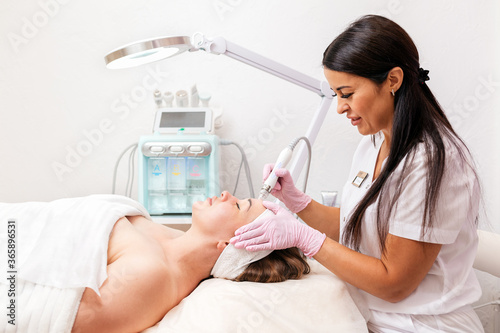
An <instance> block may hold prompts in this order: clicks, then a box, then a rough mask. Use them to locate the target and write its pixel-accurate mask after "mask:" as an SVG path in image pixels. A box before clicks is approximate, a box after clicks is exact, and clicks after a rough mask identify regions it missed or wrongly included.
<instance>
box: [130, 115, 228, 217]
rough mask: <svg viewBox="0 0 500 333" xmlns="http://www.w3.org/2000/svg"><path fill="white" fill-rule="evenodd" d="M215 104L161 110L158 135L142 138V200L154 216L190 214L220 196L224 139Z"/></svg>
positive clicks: (156, 125) (156, 123)
mask: <svg viewBox="0 0 500 333" xmlns="http://www.w3.org/2000/svg"><path fill="white" fill-rule="evenodd" d="M213 118H214V117H213V113H212V110H211V109H209V108H203V107H200V108H188V107H181V108H167V107H165V108H159V109H158V111H157V113H156V118H155V125H154V134H153V135H148V136H143V137H141V138H140V140H139V145H138V156H139V162H138V164H139V201H140V202H141V203H142V204H143V205H144V206H145V207H146V208H147V209H148V211H149V213H150V214H151V215H165V214H190V213H191V206H192V205H193V203H194V202H195V201H200V200H205V199H206V198H207V197H209V196H214V195H219V192H220V190H219V143H218V138H217V136H215V135H213V134H210V133H212V129H213Z"/></svg>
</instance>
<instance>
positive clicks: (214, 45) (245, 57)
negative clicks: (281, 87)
mask: <svg viewBox="0 0 500 333" xmlns="http://www.w3.org/2000/svg"><path fill="white" fill-rule="evenodd" d="M191 44H192V45H193V47H194V49H192V51H196V50H203V51H206V52H209V53H213V54H224V55H226V56H228V57H231V58H233V59H236V60H239V61H241V62H243V63H245V64H247V65H250V66H252V67H255V68H258V69H261V70H263V71H265V72H268V73H270V74H273V75H275V76H277V77H280V78H282V79H284V80H286V81H289V82H292V83H294V84H296V85H298V86H301V87H303V88H305V89H308V90H310V91H313V92H315V93H317V94H318V95H320V96H321V103H320V105H319V107H318V109H317V110H316V112H315V113H314V116H313V118H312V119H311V122H310V124H309V128H308V129H307V132H306V134H305V136H306V137H307V138H308V139H309V142H310V143H311V146H312V145H313V144H314V141H316V137H317V136H318V132H319V130H320V128H321V125H322V124H323V121H324V120H325V117H326V114H327V113H328V109H329V108H330V105H331V104H332V101H333V97H334V94H333V92H332V90H331V89H330V85H329V84H328V82H326V81H320V80H318V79H315V78H313V77H311V76H308V75H305V74H303V73H300V72H298V71H296V70H294V69H292V68H290V67H287V66H285V65H282V64H280V63H278V62H276V61H274V60H271V59H268V58H266V57H263V56H261V55H259V54H257V53H255V52H252V51H250V50H247V49H245V48H244V47H241V46H239V45H236V44H234V43H232V42H229V41H227V40H226V39H224V38H223V37H215V38H214V39H212V40H211V39H207V38H206V37H205V36H204V35H203V34H201V33H196V34H194V35H193V37H192V39H191ZM307 156H308V154H307V150H306V146H305V145H301V146H300V147H299V149H298V152H297V153H295V154H294V157H293V159H292V161H291V164H290V167H289V168H288V170H289V171H290V173H291V175H292V178H293V180H294V181H297V179H298V177H299V175H300V172H301V171H302V168H303V167H304V165H305V162H306V160H307Z"/></svg>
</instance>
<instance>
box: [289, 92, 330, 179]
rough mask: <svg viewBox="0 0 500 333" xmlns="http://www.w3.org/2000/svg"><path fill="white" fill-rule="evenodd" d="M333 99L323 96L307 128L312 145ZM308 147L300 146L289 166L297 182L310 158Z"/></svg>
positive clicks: (306, 135) (307, 134)
mask: <svg viewBox="0 0 500 333" xmlns="http://www.w3.org/2000/svg"><path fill="white" fill-rule="evenodd" d="M332 101H333V100H332V99H331V98H328V97H327V96H323V97H322V98H321V103H320V105H319V107H318V109H317V110H316V112H315V113H314V115H313V117H312V119H311V122H310V123H309V128H308V129H307V132H306V134H305V137H307V138H308V139H309V142H310V143H311V146H313V145H314V142H315V141H316V138H317V136H318V133H319V130H320V129H321V125H323V122H324V121H325V117H326V114H327V113H328V109H329V108H330V105H331V104H332ZM306 148H307V146H306V145H304V144H303V145H301V146H300V147H298V151H297V152H296V153H294V154H293V159H292V161H291V163H290V167H289V168H288V171H290V174H291V176H292V179H293V180H294V182H295V183H297V180H298V178H299V176H300V173H301V172H302V168H303V167H304V165H305V163H306V161H307V158H308V152H307V149H306Z"/></svg>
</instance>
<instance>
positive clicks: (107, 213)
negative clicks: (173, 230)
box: [0, 195, 149, 294]
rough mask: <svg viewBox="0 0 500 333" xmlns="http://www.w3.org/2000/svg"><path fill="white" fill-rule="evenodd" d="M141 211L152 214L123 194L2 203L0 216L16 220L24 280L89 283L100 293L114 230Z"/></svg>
mask: <svg viewBox="0 0 500 333" xmlns="http://www.w3.org/2000/svg"><path fill="white" fill-rule="evenodd" d="M136 215H143V216H146V217H148V218H149V214H148V212H147V211H146V209H145V208H144V207H142V206H141V205H140V204H139V203H138V202H136V201H134V200H132V199H130V198H127V197H123V196H118V195H91V196H87V197H81V198H70V199H60V200H55V201H52V202H27V203H15V204H11V203H0V220H1V221H7V220H15V221H16V231H17V253H18V257H17V269H18V277H19V278H20V279H24V280H26V281H30V282H33V283H37V284H42V285H47V286H52V287H57V288H78V287H89V288H92V289H93V290H94V291H95V292H96V293H98V294H99V287H100V286H101V285H102V283H103V282H104V281H105V280H106V278H107V273H106V268H107V250H108V241H109V235H110V233H111V230H112V229H113V226H114V224H115V223H116V221H117V220H118V219H120V218H121V217H123V216H136ZM4 231H5V230H2V231H1V232H4Z"/></svg>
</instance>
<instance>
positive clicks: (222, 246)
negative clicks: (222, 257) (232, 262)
mask: <svg viewBox="0 0 500 333" xmlns="http://www.w3.org/2000/svg"><path fill="white" fill-rule="evenodd" d="M228 245H229V242H226V241H219V242H218V243H217V250H219V251H220V252H222V251H223V250H224V249H225V248H226V246H228Z"/></svg>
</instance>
